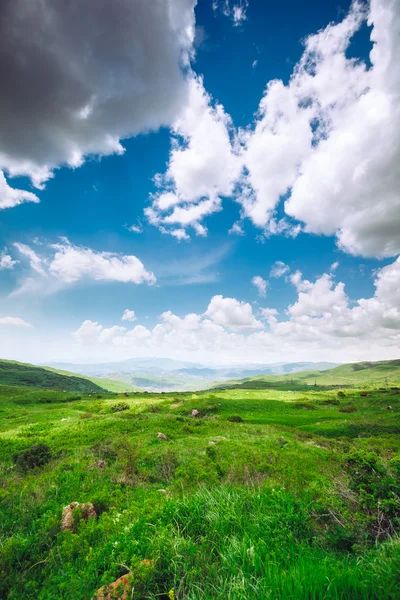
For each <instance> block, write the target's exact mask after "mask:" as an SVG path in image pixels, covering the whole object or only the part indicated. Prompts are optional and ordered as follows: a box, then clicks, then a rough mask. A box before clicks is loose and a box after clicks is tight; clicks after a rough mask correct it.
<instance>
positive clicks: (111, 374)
mask: <svg viewBox="0 0 400 600" xmlns="http://www.w3.org/2000/svg"><path fill="white" fill-rule="evenodd" d="M46 366H50V367H52V368H54V369H57V370H62V371H69V372H70V373H76V374H79V375H85V376H87V377H96V378H102V377H107V378H108V379H109V380H110V379H111V380H115V381H119V382H121V383H125V384H127V385H130V386H135V387H138V388H140V389H143V390H148V391H152V390H158V391H162V390H165V391H168V390H169V391H173V390H176V391H178V390H182V391H183V390H195V389H199V388H204V387H208V386H210V385H211V384H213V383H216V382H223V381H226V380H229V379H240V378H243V377H253V376H256V375H286V374H290V373H298V372H300V371H323V370H326V369H330V368H333V367H336V366H337V364H336V363H328V362H319V363H313V362H298V363H273V364H242V365H229V366H226V365H225V366H215V367H211V366H208V365H204V364H200V363H192V362H187V361H179V360H174V359H170V358H131V359H127V360H124V361H119V362H109V363H94V364H75V363H50V364H48V365H46Z"/></svg>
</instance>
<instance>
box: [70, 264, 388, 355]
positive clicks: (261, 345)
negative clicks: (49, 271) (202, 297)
mask: <svg viewBox="0 0 400 600" xmlns="http://www.w3.org/2000/svg"><path fill="white" fill-rule="evenodd" d="M291 280H292V284H293V285H294V287H295V289H296V292H297V300H296V301H295V302H294V303H293V304H291V305H289V306H288V308H287V311H286V316H284V315H281V316H280V315H279V314H278V311H276V309H274V308H262V309H260V311H259V313H260V314H259V316H258V314H254V312H253V309H252V307H251V305H250V304H248V303H246V302H240V301H239V300H237V299H235V298H225V297H223V296H221V295H219V296H214V297H213V298H212V299H211V300H210V303H209V305H208V307H207V310H206V311H205V312H204V313H203V314H195V313H191V314H187V315H185V316H183V317H179V316H177V315H174V314H173V313H172V312H171V311H167V312H164V313H163V314H162V315H161V317H160V322H159V323H158V324H157V325H156V326H155V327H154V328H153V329H148V328H146V327H144V326H143V325H136V327H134V328H133V329H130V330H124V331H121V328H118V327H111V328H104V327H103V326H102V325H100V324H99V323H97V322H92V321H85V322H84V323H83V324H82V326H81V327H80V328H79V329H78V330H77V332H76V333H75V334H74V335H75V339H79V341H80V342H81V343H90V344H94V345H95V346H99V345H100V346H102V347H103V348H105V349H106V348H107V347H110V348H113V352H114V351H116V349H117V348H124V349H125V350H124V351H126V352H129V353H130V354H131V355H136V356H138V355H142V356H149V355H153V356H170V357H174V358H185V359H186V360H187V359H188V358H190V359H192V360H203V361H207V362H217V363H221V362H225V363H229V362H232V361H241V362H242V363H243V362H253V361H254V362H276V361H277V360H286V361H290V360H299V359H300V357H301V356H304V357H307V360H317V361H321V360H337V361H338V362H343V361H357V360H374V359H376V360H377V359H382V358H395V357H396V356H397V355H398V348H399V343H400V309H399V306H400V259H397V260H396V261H394V262H393V263H392V264H389V265H388V266H386V267H383V268H382V269H380V270H378V271H377V272H376V274H375V280H374V284H375V293H374V295H373V296H372V297H370V298H360V299H358V300H356V301H351V300H350V299H349V298H348V296H347V294H346V293H345V289H344V284H343V283H342V282H338V283H335V281H334V279H333V276H332V274H329V273H324V274H323V275H322V276H321V277H319V278H317V279H316V280H315V281H308V280H304V279H303V277H302V275H301V273H300V272H296V273H294V274H293V275H292V276H291ZM260 319H262V320H263V321H264V323H263V322H262V321H261V320H260ZM122 329H123V328H122Z"/></svg>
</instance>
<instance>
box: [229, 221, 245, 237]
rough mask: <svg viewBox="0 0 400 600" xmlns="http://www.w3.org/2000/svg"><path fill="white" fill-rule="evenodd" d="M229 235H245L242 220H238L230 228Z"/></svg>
mask: <svg viewBox="0 0 400 600" xmlns="http://www.w3.org/2000/svg"><path fill="white" fill-rule="evenodd" d="M228 234H229V235H244V230H243V227H242V224H241V222H240V221H236V222H235V223H234V224H233V225H232V227H231V228H230V229H229V230H228Z"/></svg>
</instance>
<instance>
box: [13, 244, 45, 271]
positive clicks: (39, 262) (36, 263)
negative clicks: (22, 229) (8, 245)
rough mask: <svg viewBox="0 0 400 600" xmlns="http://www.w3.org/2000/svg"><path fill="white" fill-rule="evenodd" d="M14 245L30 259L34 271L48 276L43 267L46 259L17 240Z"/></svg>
mask: <svg viewBox="0 0 400 600" xmlns="http://www.w3.org/2000/svg"><path fill="white" fill-rule="evenodd" d="M14 246H15V248H16V249H17V250H18V252H20V253H21V254H22V255H23V256H25V257H26V258H27V259H28V260H29V265H30V267H31V269H33V271H36V273H39V275H43V276H46V271H45V269H44V268H43V265H44V262H45V261H44V260H43V259H42V258H41V257H40V256H39V255H38V254H36V252H35V251H34V250H32V248H30V247H29V246H27V245H26V244H20V243H18V242H16V243H15V244H14Z"/></svg>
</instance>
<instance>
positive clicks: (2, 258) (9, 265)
mask: <svg viewBox="0 0 400 600" xmlns="http://www.w3.org/2000/svg"><path fill="white" fill-rule="evenodd" d="M16 264H18V261H17V260H14V259H13V258H12V257H11V256H10V255H9V254H7V252H6V251H5V250H4V251H3V252H1V253H0V271H5V270H9V269H13V268H14V267H15V265H16Z"/></svg>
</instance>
